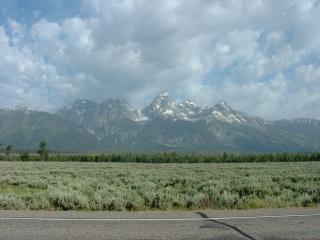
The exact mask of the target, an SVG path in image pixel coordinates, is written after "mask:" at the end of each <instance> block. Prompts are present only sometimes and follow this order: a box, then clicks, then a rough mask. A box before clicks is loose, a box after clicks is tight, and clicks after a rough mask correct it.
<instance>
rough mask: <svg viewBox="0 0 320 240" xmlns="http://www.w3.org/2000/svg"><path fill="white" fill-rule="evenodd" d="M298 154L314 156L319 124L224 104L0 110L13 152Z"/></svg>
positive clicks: (3, 134) (110, 102)
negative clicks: (42, 147)
mask: <svg viewBox="0 0 320 240" xmlns="http://www.w3.org/2000/svg"><path fill="white" fill-rule="evenodd" d="M42 140H46V141H47V142H48V145H49V148H50V150H55V151H64V152H65V151H71V152H87V151H108V150H115V151H117V150H124V151H130V150H134V151H187V152H193V151H201V152H216V151H234V152H298V151H304V152H305V151H319V150H320V121H319V120H315V119H306V118H303V119H302V118H300V119H295V120H277V121H267V120H264V119H261V118H258V117H254V116H249V115H248V114H246V113H243V112H240V111H236V110H234V109H232V107H231V106H229V105H228V104H227V103H225V102H219V103H217V104H216V105H215V106H209V107H205V108H202V107H200V106H197V105H196V104H195V103H193V102H192V101H185V102H182V103H178V102H175V101H173V100H172V99H171V98H170V96H169V95H168V94H167V93H162V94H159V95H158V96H157V97H156V98H155V99H154V100H153V101H152V102H151V103H150V104H149V105H148V106H146V107H145V108H144V109H142V110H138V109H134V108H132V107H130V104H129V103H128V102H126V101H125V100H122V99H107V100H106V101H104V102H102V103H100V104H99V103H96V102H94V101H91V100H87V99H82V100H75V101H74V102H72V103H71V104H69V105H67V106H65V107H63V108H62V109H61V110H59V111H58V112H56V113H47V112H39V111H34V110H28V109H12V110H8V109H7V110H0V142H1V143H3V144H12V145H14V147H15V148H16V149H21V150H22V149H23V150H26V149H30V150H31V149H36V148H37V146H38V144H39V142H40V141H42Z"/></svg>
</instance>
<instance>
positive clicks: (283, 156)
mask: <svg viewBox="0 0 320 240" xmlns="http://www.w3.org/2000/svg"><path fill="white" fill-rule="evenodd" d="M12 149H13V147H12V145H7V146H5V147H4V149H3V152H4V154H1V155H0V161H1V160H2V161H10V160H16V161H64V162H132V163H245V162H248V163H250V162H307V161H320V153H257V154H244V153H241V154H240V153H239V154H235V153H226V152H225V153H215V154H202V153H190V154H185V153H176V152H162V153H132V152H131V153H130V152H128V153H99V154H97V153H90V154H63V153H54V154H49V150H48V147H47V143H46V142H45V141H42V142H40V144H39V148H38V151H37V152H36V153H29V152H25V151H24V152H20V153H19V154H15V155H14V156H12V157H11V156H10V155H11V153H12Z"/></svg>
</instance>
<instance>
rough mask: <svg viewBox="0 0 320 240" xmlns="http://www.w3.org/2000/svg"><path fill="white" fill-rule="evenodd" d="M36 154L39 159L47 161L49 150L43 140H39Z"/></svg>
mask: <svg viewBox="0 0 320 240" xmlns="http://www.w3.org/2000/svg"><path fill="white" fill-rule="evenodd" d="M38 154H39V156H40V161H47V160H48V157H49V152H48V148H47V143H46V142H45V141H42V142H40V144H39V150H38Z"/></svg>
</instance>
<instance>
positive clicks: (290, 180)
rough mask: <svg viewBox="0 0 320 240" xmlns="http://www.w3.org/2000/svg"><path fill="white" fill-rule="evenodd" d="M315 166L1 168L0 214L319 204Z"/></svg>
mask: <svg viewBox="0 0 320 240" xmlns="http://www.w3.org/2000/svg"><path fill="white" fill-rule="evenodd" d="M319 204H320V162H291V163H290V162H287V163H194V164H191V163H189V164H181V163H180V164H174V163H171V164H147V163H94V162H91V163H86V162H14V161H12V162H0V209H57V210H71V209H72V210H132V211H133V210H173V209H220V208H237V209H245V208H260V207H289V206H319Z"/></svg>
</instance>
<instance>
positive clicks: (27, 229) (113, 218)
mask: <svg viewBox="0 0 320 240" xmlns="http://www.w3.org/2000/svg"><path fill="white" fill-rule="evenodd" d="M0 239H14V240H19V239H30V240H31V239H32V240H38V239H39V240H40V239H41V240H44V239H59V240H62V239H95V240H100V239H226V240H233V239H251V240H252V239H266V240H280V239H281V240H282V239H283V240H286V239H299V240H303V239H319V240H320V208H297V209H259V210H242V211H234V210H232V211H229V210H227V211H224V210H223V211H198V212H135V213H132V212H54V211H0Z"/></svg>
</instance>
